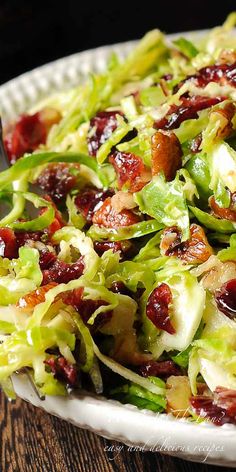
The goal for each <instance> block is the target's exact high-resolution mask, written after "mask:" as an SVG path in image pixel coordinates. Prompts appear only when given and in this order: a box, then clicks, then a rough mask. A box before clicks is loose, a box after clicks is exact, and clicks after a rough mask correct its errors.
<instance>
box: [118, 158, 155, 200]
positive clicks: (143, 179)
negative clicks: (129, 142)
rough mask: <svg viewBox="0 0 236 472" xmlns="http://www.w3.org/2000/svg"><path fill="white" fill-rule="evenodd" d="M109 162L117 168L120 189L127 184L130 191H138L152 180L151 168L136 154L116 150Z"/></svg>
mask: <svg viewBox="0 0 236 472" xmlns="http://www.w3.org/2000/svg"><path fill="white" fill-rule="evenodd" d="M109 162H110V163H111V164H112V165H113V167H114V169H115V172H116V175H117V180H118V188H119V189H122V187H123V186H124V185H125V186H126V187H127V188H128V189H129V191H130V192H132V193H133V192H138V191H139V190H141V189H142V188H143V187H144V185H146V183H147V182H149V181H150V180H151V174H150V171H149V169H148V168H147V167H146V166H145V165H144V163H143V161H142V159H141V157H139V156H136V155H135V154H132V153H125V152H115V153H114V154H112V156H110V157H109Z"/></svg>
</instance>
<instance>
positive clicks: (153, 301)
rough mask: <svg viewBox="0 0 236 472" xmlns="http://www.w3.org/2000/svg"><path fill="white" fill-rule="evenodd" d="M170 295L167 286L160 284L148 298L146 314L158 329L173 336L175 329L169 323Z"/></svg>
mask: <svg viewBox="0 0 236 472" xmlns="http://www.w3.org/2000/svg"><path fill="white" fill-rule="evenodd" d="M171 302H172V293H171V290H170V287H169V285H167V284H165V283H162V284H160V285H159V286H158V287H156V288H155V289H154V290H153V292H152V293H151V295H150V296H149V298H148V302H147V308H146V313H147V317H148V318H149V320H150V321H152V323H153V324H154V325H155V326H156V328H158V329H162V330H164V331H167V333H169V334H174V333H175V329H174V327H173V326H172V323H171V321H170V304H171Z"/></svg>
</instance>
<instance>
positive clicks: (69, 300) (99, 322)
mask: <svg viewBox="0 0 236 472" xmlns="http://www.w3.org/2000/svg"><path fill="white" fill-rule="evenodd" d="M83 292H84V289H83V288H79V289H75V290H72V291H69V292H65V293H64V294H62V300H63V302H64V303H65V304H66V305H71V306H73V307H74V308H75V310H77V311H78V313H79V314H80V316H81V318H82V320H83V322H84V323H87V321H88V320H89V318H90V317H91V316H92V314H93V313H94V312H95V311H96V310H97V309H98V308H99V307H100V306H104V305H105V306H106V305H108V303H107V302H106V301H105V300H92V299H83V298H82V296H83ZM111 317H112V311H110V310H108V311H106V312H103V313H100V314H99V315H98V316H97V317H96V319H95V321H94V324H93V325H88V327H89V329H90V330H91V331H96V330H97V329H98V328H101V327H102V326H103V325H104V324H105V323H106V322H107V321H109V320H110V319H111Z"/></svg>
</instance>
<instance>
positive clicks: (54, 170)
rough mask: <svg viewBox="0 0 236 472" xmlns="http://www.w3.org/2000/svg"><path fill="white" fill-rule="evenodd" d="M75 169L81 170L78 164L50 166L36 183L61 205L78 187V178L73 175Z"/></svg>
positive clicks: (52, 164) (59, 163)
mask: <svg viewBox="0 0 236 472" xmlns="http://www.w3.org/2000/svg"><path fill="white" fill-rule="evenodd" d="M73 169H79V166H78V164H65V163H62V162H57V163H56V164H54V163H51V164H48V165H47V167H46V168H45V169H44V170H43V171H42V172H41V174H40V175H39V177H38V178H37V181H36V183H37V184H38V185H39V187H40V188H41V189H42V190H44V191H45V192H47V194H48V195H49V196H50V197H51V198H52V200H53V201H54V202H55V203H61V202H62V201H63V200H64V199H65V198H66V196H67V194H68V193H69V192H70V191H71V190H72V189H73V188H74V187H75V185H76V182H77V176H76V175H75V174H74V173H73Z"/></svg>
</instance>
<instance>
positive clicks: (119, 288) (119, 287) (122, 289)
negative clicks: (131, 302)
mask: <svg viewBox="0 0 236 472" xmlns="http://www.w3.org/2000/svg"><path fill="white" fill-rule="evenodd" d="M109 290H111V292H113V293H120V294H121V295H128V296H129V297H132V296H133V292H131V290H129V289H128V288H127V287H126V285H125V284H124V282H122V281H121V280H117V281H116V282H112V284H111V286H110V289H109Z"/></svg>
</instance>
